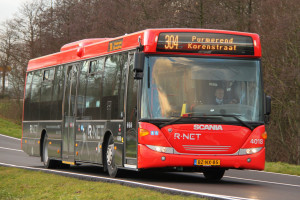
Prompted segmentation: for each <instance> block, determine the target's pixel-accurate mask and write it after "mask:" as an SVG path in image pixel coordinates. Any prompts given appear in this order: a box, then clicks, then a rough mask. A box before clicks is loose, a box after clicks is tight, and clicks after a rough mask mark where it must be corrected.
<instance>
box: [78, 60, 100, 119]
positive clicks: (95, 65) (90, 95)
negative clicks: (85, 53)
mask: <svg viewBox="0 0 300 200" xmlns="http://www.w3.org/2000/svg"><path fill="white" fill-rule="evenodd" d="M104 60H105V58H104V57H102V58H98V59H97V60H92V61H86V62H85V63H84V66H83V68H82V71H81V75H80V86H79V95H78V99H77V100H78V104H77V106H78V109H80V108H81V110H79V113H83V118H84V119H93V120H97V119H100V114H101V107H102V106H103V105H102V102H101V98H102V91H103V90H102V87H103V68H104ZM87 72H89V74H87ZM85 85H86V87H85ZM85 88H86V89H85ZM85 94H86V95H85Z"/></svg>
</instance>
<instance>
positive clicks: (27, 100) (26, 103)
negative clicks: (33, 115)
mask: <svg viewBox="0 0 300 200" xmlns="http://www.w3.org/2000/svg"><path fill="white" fill-rule="evenodd" d="M32 77H33V73H32V72H29V73H28V74H27V80H26V87H25V97H24V120H29V119H30V98H31V95H30V91H31V82H32Z"/></svg>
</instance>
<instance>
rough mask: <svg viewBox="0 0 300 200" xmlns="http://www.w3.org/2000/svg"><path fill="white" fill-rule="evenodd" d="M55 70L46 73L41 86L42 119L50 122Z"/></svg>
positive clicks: (48, 70)
mask: <svg viewBox="0 0 300 200" xmlns="http://www.w3.org/2000/svg"><path fill="white" fill-rule="evenodd" d="M53 78H54V68H52V69H47V70H45V71H44V78H43V83H42V85H41V101H40V119H41V120H49V119H50V113H51V107H52V87H53Z"/></svg>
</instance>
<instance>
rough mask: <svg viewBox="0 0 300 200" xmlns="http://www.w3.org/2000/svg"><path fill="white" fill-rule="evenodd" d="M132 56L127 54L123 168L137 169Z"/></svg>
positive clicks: (136, 85)
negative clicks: (127, 69) (127, 70)
mask: <svg viewBox="0 0 300 200" xmlns="http://www.w3.org/2000/svg"><path fill="white" fill-rule="evenodd" d="M133 58H134V57H133V54H129V59H128V62H129V72H128V77H127V80H128V84H127V95H126V96H127V99H126V136H125V138H126V145H125V158H126V160H125V167H131V168H137V92H138V81H137V80H135V79H134V72H133V63H134V60H133Z"/></svg>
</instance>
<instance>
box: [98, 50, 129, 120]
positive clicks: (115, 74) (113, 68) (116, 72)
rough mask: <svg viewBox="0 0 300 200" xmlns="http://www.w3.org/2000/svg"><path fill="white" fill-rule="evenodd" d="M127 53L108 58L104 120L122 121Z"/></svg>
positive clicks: (105, 72) (105, 71) (105, 79)
mask: <svg viewBox="0 0 300 200" xmlns="http://www.w3.org/2000/svg"><path fill="white" fill-rule="evenodd" d="M127 59H128V57H127V53H123V54H118V55H111V56H108V58H107V60H106V62H105V68H104V77H105V78H104V80H103V81H104V82H103V85H104V87H103V88H104V90H103V97H102V100H101V102H102V105H104V106H103V107H102V108H103V109H102V110H101V118H102V119H110V118H111V119H122V118H123V115H124V113H123V112H124V88H125V69H126V62H127Z"/></svg>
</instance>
